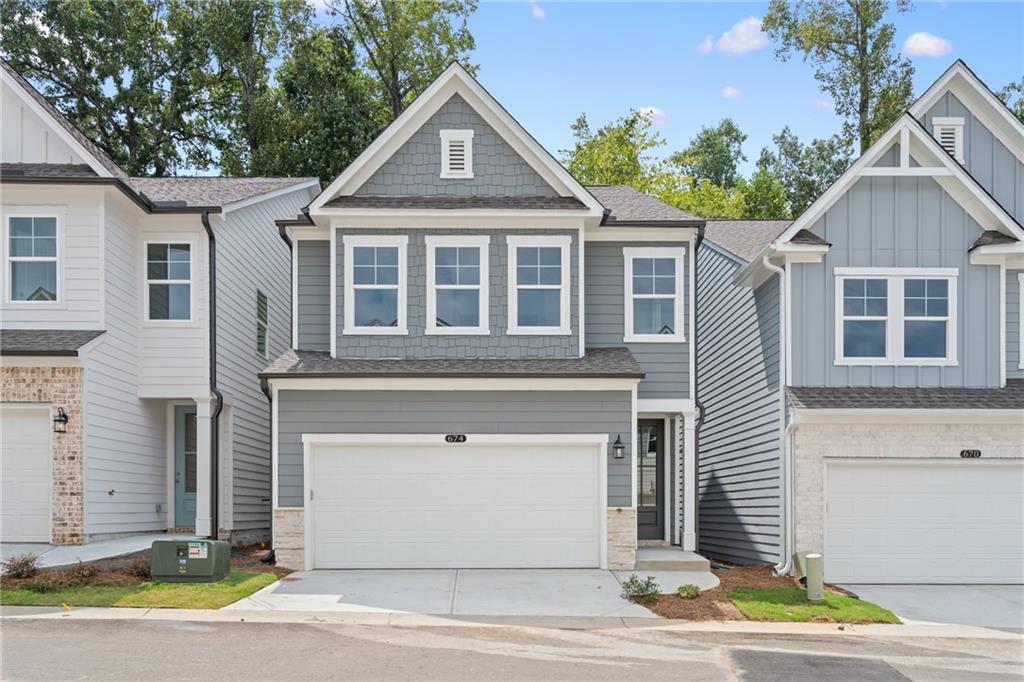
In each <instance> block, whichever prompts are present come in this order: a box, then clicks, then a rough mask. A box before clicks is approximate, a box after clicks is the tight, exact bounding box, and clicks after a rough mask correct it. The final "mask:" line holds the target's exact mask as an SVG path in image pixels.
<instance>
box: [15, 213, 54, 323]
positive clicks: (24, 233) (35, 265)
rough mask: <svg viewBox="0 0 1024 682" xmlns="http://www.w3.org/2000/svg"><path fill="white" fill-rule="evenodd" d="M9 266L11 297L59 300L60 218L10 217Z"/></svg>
mask: <svg viewBox="0 0 1024 682" xmlns="http://www.w3.org/2000/svg"><path fill="white" fill-rule="evenodd" d="M7 224H8V236H7V269H8V273H9V274H8V277H9V278H10V279H9V280H8V285H9V289H8V290H9V292H10V300H11V301H12V302H14V301H30V302H34V303H53V302H55V301H56V300H57V218H56V217H54V216H11V217H10V218H9V219H8V223H7Z"/></svg>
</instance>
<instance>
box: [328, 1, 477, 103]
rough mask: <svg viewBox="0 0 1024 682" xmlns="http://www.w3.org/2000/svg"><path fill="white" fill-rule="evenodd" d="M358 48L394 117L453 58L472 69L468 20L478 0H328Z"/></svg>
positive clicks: (329, 6)
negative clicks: (468, 60) (469, 61)
mask: <svg viewBox="0 0 1024 682" xmlns="http://www.w3.org/2000/svg"><path fill="white" fill-rule="evenodd" d="M327 6H328V8H330V9H331V11H332V12H333V13H334V14H337V15H341V16H342V17H344V19H345V24H346V26H347V28H348V30H349V32H350V33H351V34H352V35H353V36H355V39H356V41H357V42H358V43H359V46H360V47H361V48H362V52H363V57H364V60H365V62H366V65H367V66H368V67H369V69H370V71H371V72H372V73H373V74H374V75H375V76H376V78H377V86H378V88H379V94H380V97H381V99H382V101H383V102H384V103H385V104H386V105H387V111H388V112H389V113H390V119H389V120H391V119H395V118H397V117H398V115H399V114H401V113H402V111H403V110H404V109H405V107H407V106H408V105H409V103H410V102H411V101H412V100H413V99H415V98H416V96H417V95H419V94H420V93H421V92H423V90H424V89H426V87H427V86H428V85H430V83H431V82H432V81H433V80H434V79H435V78H436V77H437V76H438V75H439V74H440V73H441V72H442V71H444V69H445V68H446V67H447V66H448V65H449V64H451V63H452V62H453V61H457V62H459V63H461V64H462V65H463V66H464V67H466V69H467V70H468V71H470V73H475V72H476V67H475V66H473V65H471V64H468V63H467V59H468V58H469V53H470V52H472V51H473V48H474V47H476V43H475V42H474V40H473V35H472V34H471V33H470V32H469V28H468V27H467V25H466V20H467V19H468V18H469V15H470V14H472V13H473V12H474V11H475V10H476V7H477V0H328V1H327Z"/></svg>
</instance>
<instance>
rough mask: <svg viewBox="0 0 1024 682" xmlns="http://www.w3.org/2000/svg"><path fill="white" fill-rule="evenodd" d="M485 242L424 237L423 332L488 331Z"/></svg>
mask: <svg viewBox="0 0 1024 682" xmlns="http://www.w3.org/2000/svg"><path fill="white" fill-rule="evenodd" d="M489 241H490V239H489V238H488V237H476V236H465V237H463V236H444V237H437V236H427V238H426V243H427V327H426V333H427V334H478V335H485V334H487V333H488V319H487V316H488V309H489V306H488V293H487V284H488V263H487V259H488V253H487V247H488V243H489Z"/></svg>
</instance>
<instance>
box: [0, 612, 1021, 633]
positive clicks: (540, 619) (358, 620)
mask: <svg viewBox="0 0 1024 682" xmlns="http://www.w3.org/2000/svg"><path fill="white" fill-rule="evenodd" d="M0 620H3V621H15V620H76V621H77V620H108V621H118V620H130V621H140V620H141V621H147V622H151V621H152V622H156V621H177V622H183V621H190V622H204V623H278V624H285V623H294V624H303V625H366V626H382V625H383V626H392V627H446V628H452V627H475V628H481V627H527V628H547V629H556V630H623V629H625V630H653V631H659V632H678V633H689V632H718V633H737V634H764V635H833V636H847V637H850V636H854V637H857V636H860V637H876V638H912V637H929V638H953V639H992V640H1019V641H1024V634H1021V633H1015V632H1007V631H1004V630H997V629H992V628H984V627H977V626H972V625H954V624H945V623H921V622H913V621H911V622H907V623H905V624H903V625H882V624H878V625H840V624H836V623H762V622H756V621H704V622H690V621H671V620H666V619H656V620H655V619H648V618H622V617H572V616H432V615H428V614H419V613H393V612H383V611H382V612H323V611H317V612H310V611H238V610H230V609H227V610H225V609H220V610H217V609H134V608H97V607H83V608H71V609H63V608H57V607H37V606H24V607H20V606H0Z"/></svg>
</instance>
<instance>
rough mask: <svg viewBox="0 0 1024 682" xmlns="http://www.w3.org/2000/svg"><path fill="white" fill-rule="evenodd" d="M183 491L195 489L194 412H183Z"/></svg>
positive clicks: (192, 491)
mask: <svg viewBox="0 0 1024 682" xmlns="http://www.w3.org/2000/svg"><path fill="white" fill-rule="evenodd" d="M183 450H184V454H185V492H186V493H194V492H195V491H196V415H195V413H194V412H188V413H186V414H185V443H184V447H183Z"/></svg>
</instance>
